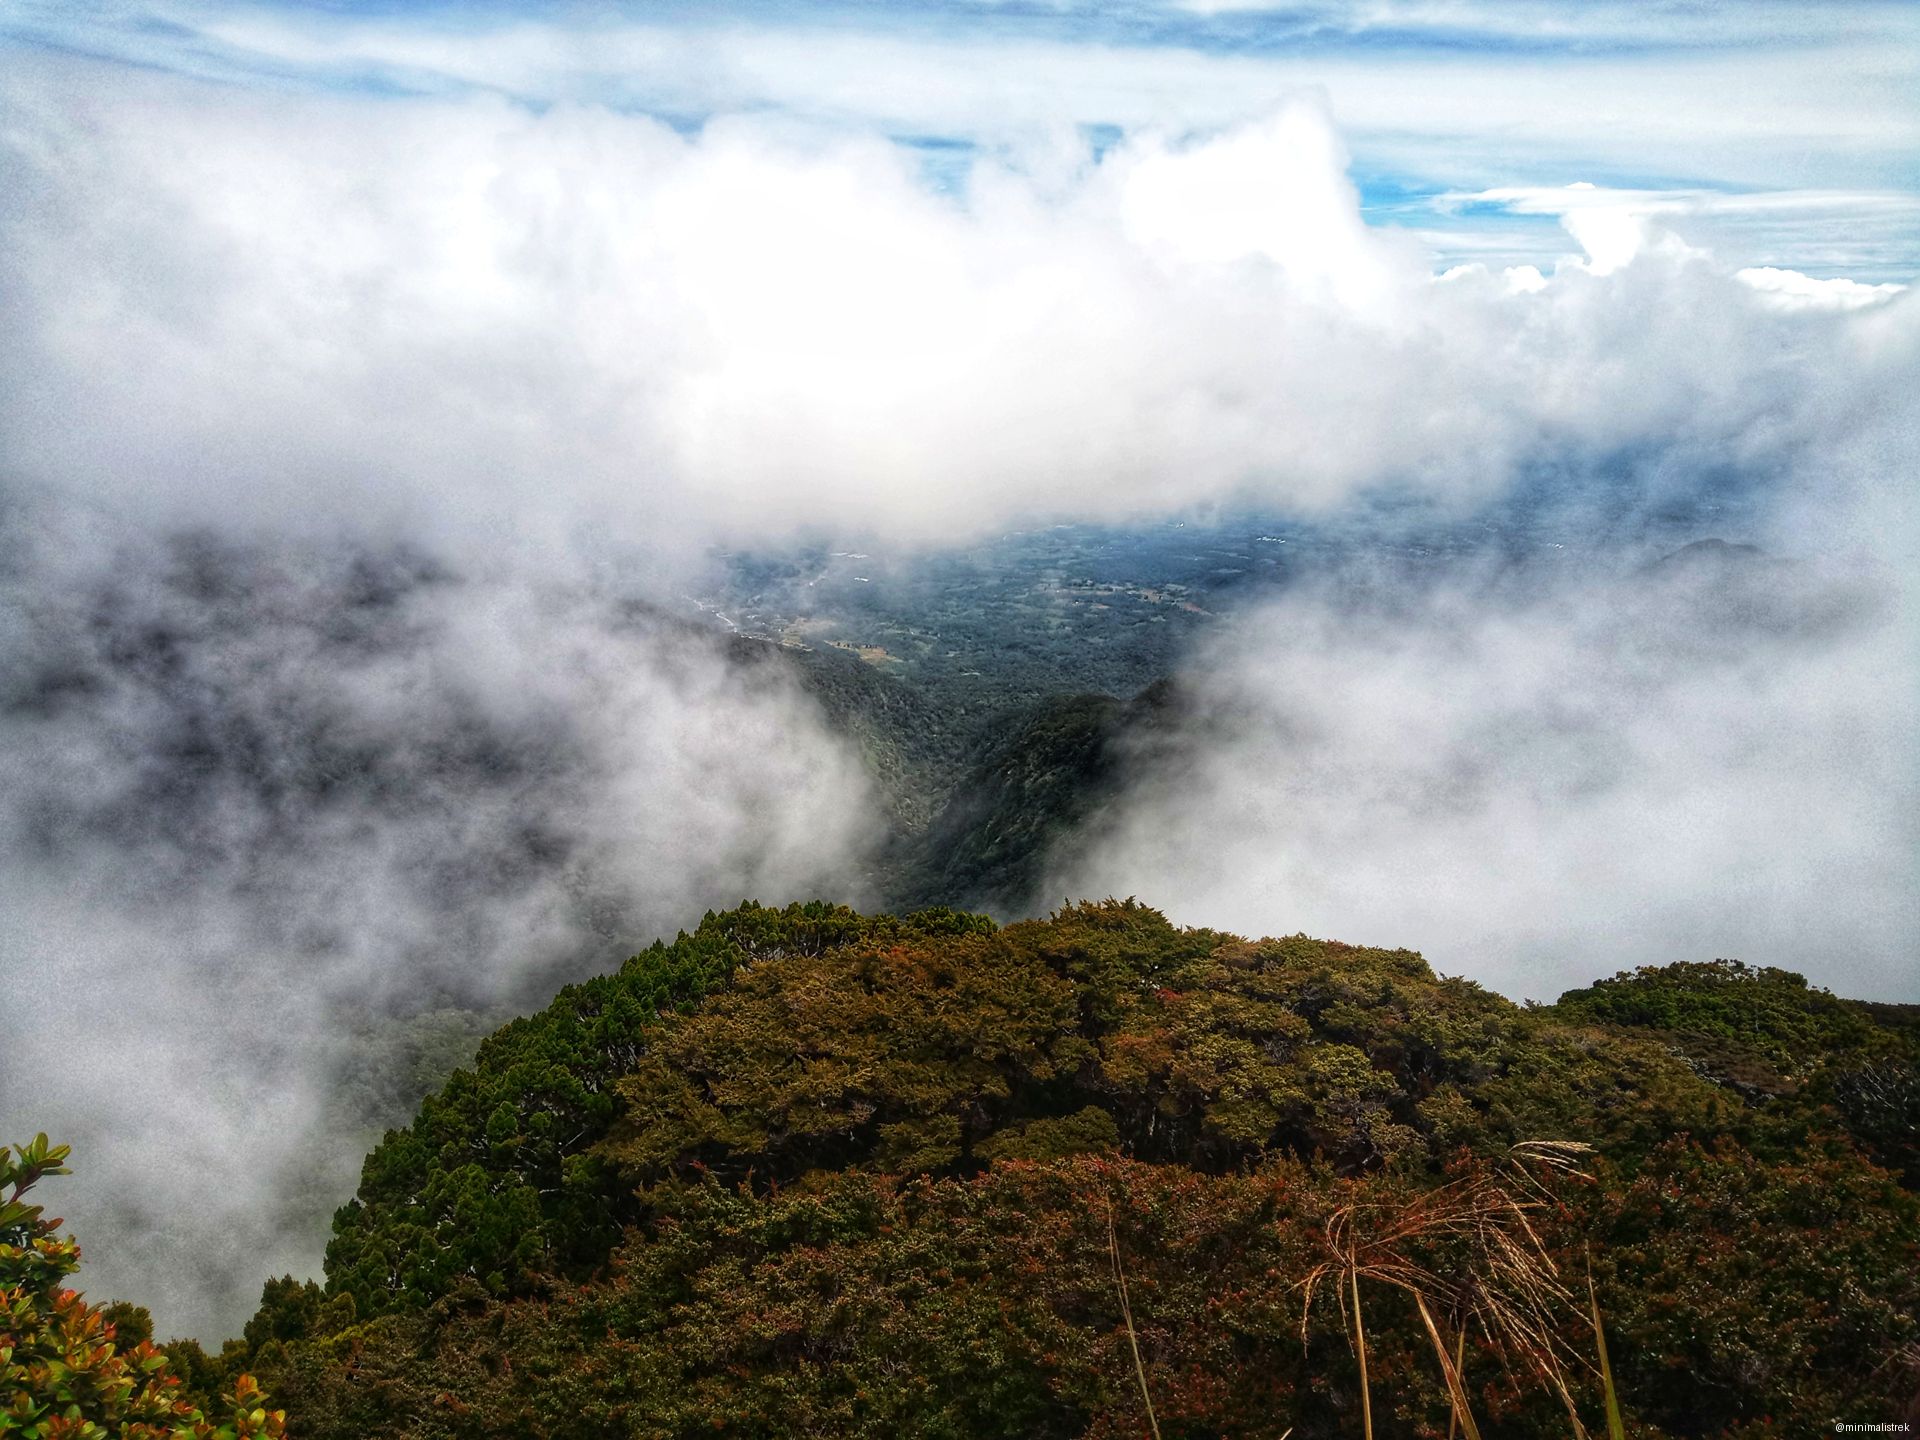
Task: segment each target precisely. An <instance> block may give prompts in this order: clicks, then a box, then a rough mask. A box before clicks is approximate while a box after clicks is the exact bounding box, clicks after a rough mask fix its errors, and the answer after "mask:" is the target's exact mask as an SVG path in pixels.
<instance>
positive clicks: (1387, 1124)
mask: <svg viewBox="0 0 1920 1440" xmlns="http://www.w3.org/2000/svg"><path fill="white" fill-rule="evenodd" d="M1917 1062H1920V1017H1917V1016H1916V1015H1915V1014H1914V1013H1913V1012H1912V1011H1911V1010H1910V1009H1903V1008H1901V1007H1889V1006H1867V1005H1862V1004H1856V1003H1853V1002H1849V1001H1845V1000H1841V999H1838V998H1835V997H1833V996H1831V995H1828V994H1826V993H1825V992H1822V991H1819V990H1816V989H1811V988H1809V987H1808V986H1807V985H1806V984H1805V982H1804V981H1802V980H1801V979H1800V978H1799V977H1797V976H1794V975H1790V974H1787V973H1785V972H1782V971H1777V970H1755V969H1751V968H1748V967H1744V966H1740V965H1737V964H1733V963H1731V962H1715V963H1711V964H1696V965H1679V966H1671V967H1667V968H1664V969H1660V970H1649V971H1641V972H1636V973H1632V974H1627V975H1622V976H1619V977H1616V978H1615V979H1613V980H1610V981H1604V982H1601V983H1599V984H1597V985H1594V986H1592V987H1590V988H1588V989H1586V990H1582V991H1576V992H1573V993H1571V994H1569V995H1567V996H1565V997H1563V999H1562V1000H1561V1001H1560V1003H1558V1004H1557V1005H1554V1006H1548V1007H1522V1006H1516V1005H1514V1004H1512V1003H1510V1002H1508V1001H1506V1000H1504V999H1502V998H1501V997H1499V996H1497V995H1495V994H1492V993H1490V992H1488V991H1485V990H1483V989H1481V988H1479V987H1478V986H1476V985H1474V984H1472V983H1469V982H1466V981H1462V980H1455V979H1445V978H1441V977H1437V976H1436V975H1435V974H1434V973H1433V972H1432V971H1431V970H1430V969H1429V968H1428V966H1427V965H1426V964H1425V962H1424V961H1423V960H1422V959H1421V958H1420V957H1419V956H1418V955H1417V954H1414V953H1411V952H1407V951H1384V950H1374V949H1365V948H1356V947H1353V946H1348V945H1343V944H1339V943H1336V942H1333V941H1322V940H1312V939H1308V938H1306V937H1304V936H1293V937H1287V938H1280V939H1268V940H1260V941H1249V940H1245V939H1242V938H1240V937H1236V936H1232V935H1227V934H1222V933H1217V932H1214V931H1209V930H1188V929H1180V928H1176V927H1174V926H1172V925H1170V924H1169V923H1168V922H1167V921H1166V920H1165V919H1164V918H1163V917H1162V916H1161V915H1160V914H1158V913H1157V912H1156V911H1154V910H1151V909H1148V908H1146V907H1144V906H1141V905H1138V904H1135V903H1133V902H1125V903H1120V902H1108V903H1105V904H1100V905H1093V904H1083V905H1078V906H1075V907H1071V908H1069V909H1066V910H1064V911H1061V912H1060V913H1059V914H1057V915H1055V916H1054V917H1053V918H1051V919H1048V920H1044V921H1033V922H1024V923H1019V924H1014V925H1010V926H1006V927H1004V928H1001V927H997V926H996V925H995V924H994V923H993V922H991V921H989V920H987V919H985V918H983V917H979V916H973V915H969V914H965V913H961V912H956V911H952V910H933V911H927V912H922V913H919V914H914V915H909V916H905V917H894V916H885V915H879V916H862V915H859V914H856V913H854V912H852V911H850V910H847V909H844V908H838V907H831V906H826V905H821V904H812V905H803V906H793V907H790V908H788V909H786V910H780V911H776V910H770V909H765V908H761V907H757V906H752V905H749V906H746V907H744V908H742V909H740V910H736V911H733V912H729V913H727V914H724V915H710V916H708V917H707V919H706V920H705V921H704V922H703V923H702V924H701V925H700V926H699V927H698V928H697V929H696V930H695V931H694V932H692V933H691V934H683V935H681V936H680V937H679V938H678V939H677V940H676V941H674V942H673V943H672V944H656V945H655V946H653V947H652V948H651V949H649V950H647V951H646V952H644V953H642V954H639V955H636V956H634V957H633V958H632V959H631V960H630V961H628V962H627V963H626V964H625V965H624V966H623V967H621V969H620V970H619V971H618V972H617V973H614V974H609V975H604V976H601V977H599V978H596V979H593V980H590V981H588V982H586V983H584V984H580V985H575V986H571V987H569V988H568V989H566V990H564V991H562V992H561V994H560V995H559V996H558V997H557V998H556V999H555V1000H554V1002H553V1003H552V1004H551V1005H550V1006H549V1007H548V1008H547V1009H545V1010H544V1011H542V1012H540V1013H539V1014H536V1015H532V1016H529V1017H527V1018H525V1019H522V1020H517V1021H515V1022H513V1023H512V1024H510V1025H507V1026H506V1027H504V1028H503V1029H501V1030H500V1031H499V1032H498V1033H496V1034H495V1035H494V1036H493V1037H492V1038H491V1039H489V1040H488V1041H487V1042H486V1043H485V1044H484V1045H483V1046H482V1048H481V1050H480V1054H479V1056H478V1059H477V1061H476V1062H475V1064H474V1065H473V1067H472V1068H471V1069H468V1070H462V1071H460V1072H459V1073H457V1074H456V1075H454V1077H453V1078H452V1079H451V1081H449V1082H448V1084H447V1085H446V1086H445V1087H444V1089H442V1090H441V1091H440V1092H439V1093H438V1094H437V1095H434V1096H432V1097H431V1098H429V1099H428V1100H427V1101H426V1103H425V1104H424V1105H423V1106H422V1107H421V1109H420V1112H419V1115H418V1117H417V1118H416V1119H415V1121H414V1122H413V1124H412V1125H411V1126H410V1127H408V1128H406V1129H403V1130H397V1131H394V1132H391V1133H390V1134H389V1135H388V1136H387V1137H386V1139H385V1141H384V1142H383V1143H382V1144H381V1145H380V1146H379V1148H378V1149H376V1150H375V1151H374V1153H373V1154H372V1155H371V1156H369V1157H368V1160H367V1163H366V1167H365V1171H364V1175H363V1179H362V1182H361V1186H360V1190H359V1193H358V1195H357V1196H356V1197H355V1198H354V1199H353V1200H352V1201H351V1202H350V1203H348V1204H347V1205H346V1206H344V1207H343V1208H342V1209H341V1210H340V1211H339V1212H338V1214H337V1215H336V1217H335V1220H334V1227H333V1239H332V1242H331V1244H330V1246H329V1249H328V1253H327V1267H326V1278H325V1282H324V1284H321V1283H312V1282H309V1283H299V1282H296V1281H294V1280H292V1279H285V1280H280V1281H274V1282H272V1283H270V1284H268V1285H267V1287H266V1290H265V1294H264V1297H263V1304H262V1307H261V1309H260V1312H259V1314H258V1315H257V1316H256V1317H255V1319H254V1320H253V1322H252V1323H250V1324H249V1325H248V1326H247V1328H246V1334H245V1337H244V1339H242V1340H239V1341H235V1342H233V1343H232V1344H230V1345H229V1346H228V1347H227V1349H226V1351H225V1352H224V1353H223V1354H221V1355H218V1356H212V1355H208V1354H206V1353H204V1352H203V1351H202V1350H201V1349H200V1348H199V1347H198V1346H195V1345H193V1344H191V1343H190V1342H188V1343H183V1344H176V1345H174V1346H172V1347H170V1350H169V1353H170V1354H171V1357H172V1362H173V1366H174V1368H175V1369H176V1370H177V1371H179V1372H180V1373H182V1374H183V1375H184V1377H185V1379H186V1382H187V1385H188V1393H189V1395H190V1396H192V1397H193V1398H196V1399H199V1398H200V1397H203V1396H204V1397H206V1399H207V1400H208V1402H209V1403H210V1402H211V1400H212V1398H213V1397H215V1396H217V1395H218V1394H219V1392H220V1391H222V1390H223V1389H225V1388H228V1387H230V1386H231V1385H232V1384H233V1383H234V1382H235V1380H236V1377H237V1376H239V1375H240V1374H241V1373H243V1372H244V1373H249V1374H252V1375H255V1376H258V1377H259V1378H260V1379H261V1381H262V1382H263V1383H264V1384H265V1386H266V1387H267V1391H268V1393H269V1394H270V1395H271V1396H272V1403H273V1404H275V1405H277V1406H283V1407H284V1408H285V1409H286V1411H287V1412H288V1420H287V1430H288V1433H289V1434H292V1435H297V1436H312V1437H340V1440H347V1437H353V1440H360V1437H385V1436H392V1437H400V1436H419V1437H428V1436H431V1437H456V1436H463V1437H464V1436H474V1437H479V1436H494V1435H525V1436H554V1437H559V1436H576V1435H595V1436H602V1435H604V1436H619V1435H632V1436H682V1435H686V1436H691V1435H696V1434H697V1435H740V1436H746V1435H793V1436H799V1435H871V1436H895V1435H950V1436H1007V1437H1015V1436H1019V1437H1037V1436H1061V1437H1066V1436H1081V1435H1103V1436H1105V1435H1111V1436H1120V1435H1129V1436H1131V1435H1140V1434H1144V1433H1148V1432H1149V1429H1150V1427H1157V1433H1159V1434H1160V1435H1162V1436H1176V1435H1177V1436H1188V1437H1199V1436H1216V1435H1235V1436H1270V1437H1275V1440H1277V1437H1279V1436H1281V1435H1284V1434H1286V1433H1288V1432H1289V1431H1291V1433H1292V1434H1293V1435H1294V1436H1296V1437H1303V1440H1304V1437H1310V1436H1335V1435H1339V1436H1346V1435H1357V1434H1360V1433H1361V1431H1362V1428H1363V1426H1364V1425H1365V1424H1367V1423H1369V1422H1370V1423H1371V1424H1373V1425H1374V1426H1376V1427H1377V1431H1378V1433H1382V1434H1407V1435H1419V1434H1427V1435H1435V1436H1438V1435H1443V1434H1447V1433H1448V1432H1449V1430H1450V1429H1452V1430H1453V1431H1454V1433H1485V1434H1489V1435H1494V1434H1498V1435H1566V1434H1570V1433H1578V1432H1577V1431H1576V1430H1574V1429H1573V1428H1571V1427H1573V1426H1575V1425H1584V1426H1585V1427H1586V1430H1587V1432H1588V1433H1594V1434H1607V1433H1610V1431H1609V1424H1610V1422H1609V1419H1608V1414H1609V1407H1610V1405H1613V1404H1617V1406H1618V1408H1619V1411H1620V1414H1621V1417H1622V1419H1621V1423H1622V1424H1624V1426H1625V1431H1626V1433H1629V1434H1634V1435H1642V1436H1674V1437H1680V1436H1687V1437H1692V1436H1742V1437H1747V1436H1761V1435H1789V1434H1805V1433H1809V1432H1811V1431H1813V1430H1815V1429H1818V1428H1825V1427H1826V1426H1827V1425H1829V1424H1830V1423H1831V1421H1832V1419H1833V1418H1834V1417H1836V1416H1837V1417H1842V1418H1845V1419H1847V1420H1849V1421H1854V1422H1861V1423H1867V1422H1887V1423H1891V1422H1894V1421H1898V1420H1901V1419H1905V1418H1910V1417H1911V1415H1912V1407H1913V1405H1914V1403H1915V1393H1916V1388H1917V1387H1920V1363H1917V1362H1920V1321H1917V1320H1916V1319H1915V1316H1916V1315H1917V1314H1920V1198H1917V1197H1916V1195H1915V1185H1916V1183H1917V1182H1920V1146H1917V1145H1916V1126H1915V1120H1916V1114H1917V1113H1920V1108H1917V1107H1916V1105H1915V1095H1916V1083H1917V1082H1916V1076H1920V1063H1917ZM1356 1318H1357V1319H1358V1321H1359V1323H1358V1324H1356V1323H1355V1321H1356ZM1603 1338H1604V1350H1603V1349H1602V1343H1601V1342H1602V1339H1603ZM1362 1357H1364V1360H1365V1371H1364V1379H1363V1374H1362V1369H1361V1365H1360V1361H1361V1359H1362ZM1469 1422H1471V1423H1472V1425H1473V1426H1474V1427H1475V1429H1474V1430H1472V1431H1466V1430H1465V1427H1466V1426H1467V1425H1468V1423H1469Z"/></svg>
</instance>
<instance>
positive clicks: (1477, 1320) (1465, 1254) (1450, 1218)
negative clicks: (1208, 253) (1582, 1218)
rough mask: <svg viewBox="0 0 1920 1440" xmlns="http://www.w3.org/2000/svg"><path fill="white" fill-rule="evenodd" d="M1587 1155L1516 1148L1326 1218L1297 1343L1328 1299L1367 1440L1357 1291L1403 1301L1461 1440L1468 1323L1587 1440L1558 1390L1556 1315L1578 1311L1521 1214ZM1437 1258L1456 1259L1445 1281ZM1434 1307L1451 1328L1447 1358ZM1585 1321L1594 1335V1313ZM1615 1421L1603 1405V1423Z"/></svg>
mask: <svg viewBox="0 0 1920 1440" xmlns="http://www.w3.org/2000/svg"><path fill="white" fill-rule="evenodd" d="M1591 1153H1592V1152H1591V1148H1590V1147H1589V1146H1586V1145H1583V1144H1580V1143H1578V1142H1576V1141H1567V1140H1531V1141H1524V1142H1522V1143H1521V1144H1518V1145H1515V1146H1514V1147H1512V1149H1511V1150H1510V1151H1509V1152H1508V1155H1507V1158H1506V1162H1505V1163H1504V1164H1501V1165H1487V1166H1482V1167H1479V1168H1477V1169H1475V1170H1474V1171H1472V1172H1471V1173H1469V1174H1467V1175H1465V1176H1462V1177H1461V1178H1459V1179H1457V1180H1454V1181H1452V1182H1450V1183H1448V1184H1446V1185H1443V1186H1441V1187H1439V1188H1438V1189H1435V1190H1429V1191H1425V1192H1423V1193H1421V1194H1418V1195H1415V1196H1412V1197H1410V1198H1408V1199H1405V1200H1401V1201H1397V1202H1370V1201H1367V1200H1354V1201H1351V1202H1349V1203H1348V1204H1345V1205H1342V1206H1340V1207H1339V1208H1338V1209H1337V1210H1335V1211H1334V1212H1333V1214H1332V1215H1330V1216H1329V1217H1328V1219H1327V1222H1326V1227H1325V1234H1324V1244H1325V1250H1326V1258H1325V1259H1324V1260H1322V1261H1321V1262H1320V1263H1319V1264H1318V1265H1316V1266H1314V1268H1313V1269H1312V1270H1311V1271H1309V1272H1308V1274H1307V1276H1306V1278H1305V1279H1304V1280H1302V1281H1301V1282H1300V1283H1299V1285H1298V1286H1297V1287H1295V1288H1297V1289H1299V1290H1301V1291H1302V1292H1303V1303H1302V1309H1301V1317H1300V1327H1301V1337H1302V1339H1303V1340H1304V1339H1305V1336H1306V1330H1307V1323H1308V1318H1309V1316H1310V1314H1311V1311H1312V1306H1313V1302H1314V1299H1315V1297H1316V1296H1317V1295H1319V1294H1321V1293H1330V1294H1332V1295H1333V1296H1335V1297H1336V1298H1337V1300H1338V1302H1339V1305H1340V1312H1341V1320H1342V1322H1343V1326H1344V1328H1345V1330H1346V1332H1347V1334H1348V1336H1349V1341H1350V1343H1351V1345H1352V1346H1353V1350H1354V1354H1355V1358H1356V1359H1357V1361H1358V1362H1359V1367H1360V1414H1361V1426H1362V1430H1363V1432H1364V1434H1365V1436H1366V1437H1367V1440H1372V1436H1373V1399H1372V1396H1371V1394H1370V1393H1369V1385H1368V1379H1367V1342H1366V1325H1365V1320H1364V1318H1363V1316H1362V1284H1363V1282H1364V1283H1365V1284H1366V1285H1367V1286H1375V1285H1385V1286H1387V1287H1389V1288H1390V1289H1394V1290H1398V1291H1401V1292H1402V1293H1403V1294H1406V1295H1408V1296H1410V1297H1411V1298H1412V1300H1413V1302H1414V1305H1415V1308H1416V1309H1417V1310H1418V1311H1419V1314H1420V1319H1421V1323H1422V1324H1423V1326H1424V1327H1425V1329H1426V1332H1427V1336H1428V1339H1429V1340H1430V1341H1431V1342H1432V1344H1433V1351H1434V1356H1435V1358H1436V1360H1437V1361H1438V1363H1439V1367H1440V1372H1441V1375H1442V1377H1443V1378H1444V1379H1445V1381H1446V1386H1447V1394H1448V1396H1449V1398H1450V1400H1451V1403H1452V1407H1453V1416H1452V1422H1453V1423H1452V1426H1451V1427H1450V1429H1454V1428H1457V1429H1458V1430H1460V1431H1463V1432H1464V1433H1465V1435H1466V1437H1467V1440H1480V1432H1479V1428H1478V1426H1477V1425H1476V1423H1475V1421H1474V1418H1473V1412H1472V1409H1471V1407H1470V1406H1469V1404H1468V1401H1467V1391H1466V1382H1465V1377H1464V1374H1463V1367H1464V1364H1465V1354H1466V1351H1465V1332H1466V1328H1467V1327H1468V1326H1469V1325H1473V1326H1477V1327H1478V1328H1479V1329H1480V1331H1481V1333H1482V1334H1484V1335H1485V1336H1486V1337H1487V1338H1488V1339H1489V1340H1490V1341H1492V1342H1493V1343H1494V1344H1495V1346H1496V1347H1497V1348H1498V1349H1499V1350H1500V1351H1501V1353H1503V1354H1512V1355H1518V1356H1520V1357H1522V1358H1523V1359H1524V1361H1525V1362H1526V1364H1527V1365H1528V1366H1529V1368H1530V1369H1531V1370H1532V1371H1533V1373H1534V1375H1535V1377H1536V1378H1537V1379H1538V1380H1540V1381H1541V1382H1542V1383H1543V1384H1545V1385H1547V1386H1548V1387H1549V1388H1550V1389H1552V1390H1553V1392H1554V1393H1555V1394H1557V1395H1558V1396H1559V1397H1560V1399H1561V1401H1562V1403H1563V1404H1564V1405H1565V1406H1566V1409H1567V1415H1568V1418H1569V1420H1570V1421H1571V1422H1572V1425H1573V1431H1574V1434H1575V1436H1576V1437H1577V1440H1586V1430H1585V1427H1584V1426H1582V1425H1581V1423H1580V1417H1579V1413H1578V1411H1577V1409H1576V1408H1575V1406H1574V1402H1573V1395H1572V1392H1571V1390H1570V1389H1569V1387H1568V1383H1567V1381H1568V1376H1569V1374H1570V1372H1571V1370H1572V1368H1573V1367H1574V1366H1575V1365H1576V1364H1577V1363H1578V1362H1577V1361H1576V1358H1575V1357H1574V1356H1573V1355H1572V1354H1571V1353H1570V1352H1569V1351H1568V1349H1567V1347H1566V1345H1565V1343H1564V1341H1562V1340H1561V1338H1560V1334H1559V1331H1560V1322H1561V1320H1562V1318H1563V1317H1565V1316H1566V1315H1568V1314H1569V1313H1572V1314H1578V1313H1579V1310H1580V1307H1579V1305H1578V1302H1577V1300H1576V1299H1575V1296H1574V1294H1573V1292H1572V1290H1571V1289H1569V1288H1568V1286H1567V1284H1566V1282H1565V1281H1564V1280H1563V1279H1562V1278H1561V1276H1560V1272H1559V1268H1558V1267H1557V1266H1556V1265H1555V1264H1554V1262H1553V1260H1552V1258H1551V1257H1550V1256H1549V1255H1548V1254H1547V1250H1546V1246H1545V1245H1544V1244H1543V1243H1542V1242H1541V1240H1540V1236H1539V1234H1538V1233H1537V1232H1536V1231H1535V1229H1534V1226H1533V1223H1532V1220H1531V1219H1530V1216H1531V1215H1532V1214H1533V1213H1534V1212H1536V1211H1538V1210H1539V1209H1540V1208H1542V1206H1543V1205H1545V1204H1546V1203H1547V1197H1548V1191H1547V1187H1546V1183H1545V1181H1546V1178H1547V1177H1548V1176H1551V1175H1555V1174H1560V1175H1565V1174H1578V1173H1580V1169H1581V1166H1582V1165H1583V1164H1584V1162H1585V1160H1586V1157H1587V1156H1588V1155H1589V1154H1591ZM1443 1249H1444V1250H1445V1251H1446V1252H1447V1253H1448V1254H1450V1255H1451V1256H1453V1257H1456V1258H1455V1259H1454V1262H1453V1263H1452V1264H1451V1265H1450V1266H1449V1267H1448V1269H1447V1271H1446V1273H1441V1272H1439V1271H1437V1270H1435V1269H1434V1268H1433V1264H1432V1261H1431V1259H1430V1258H1429V1257H1430V1256H1431V1255H1432V1254H1433V1253H1435V1252H1438V1251H1440V1250H1443ZM1436 1310H1438V1311H1439V1312H1440V1313H1441V1314H1444V1315H1446V1316H1448V1317H1449V1318H1450V1319H1451V1320H1452V1322H1453V1324H1454V1325H1455V1327H1456V1335H1455V1343H1454V1346H1453V1348H1452V1350H1451V1352H1450V1351H1449V1348H1448V1346H1447V1343H1446V1336H1445V1334H1444V1332H1443V1330H1442V1327H1441V1324H1440V1322H1439V1321H1438V1320H1437V1319H1436V1318H1435V1313H1434V1312H1435V1311H1436ZM1592 1313H1593V1315H1594V1316H1595V1317H1596V1318H1595V1323H1596V1326H1597V1323H1598V1321H1597V1317H1598V1313H1599V1311H1598V1307H1597V1306H1595V1307H1594V1308H1593V1312H1592ZM1603 1364H1604V1359H1603ZM1609 1391H1611V1387H1610V1386H1609ZM1615 1413H1616V1412H1615V1411H1614V1409H1613V1407H1611V1406H1610V1407H1609V1421H1610V1422H1611V1421H1612V1420H1613V1418H1614V1414H1615ZM1616 1440H1617V1437H1616Z"/></svg>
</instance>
